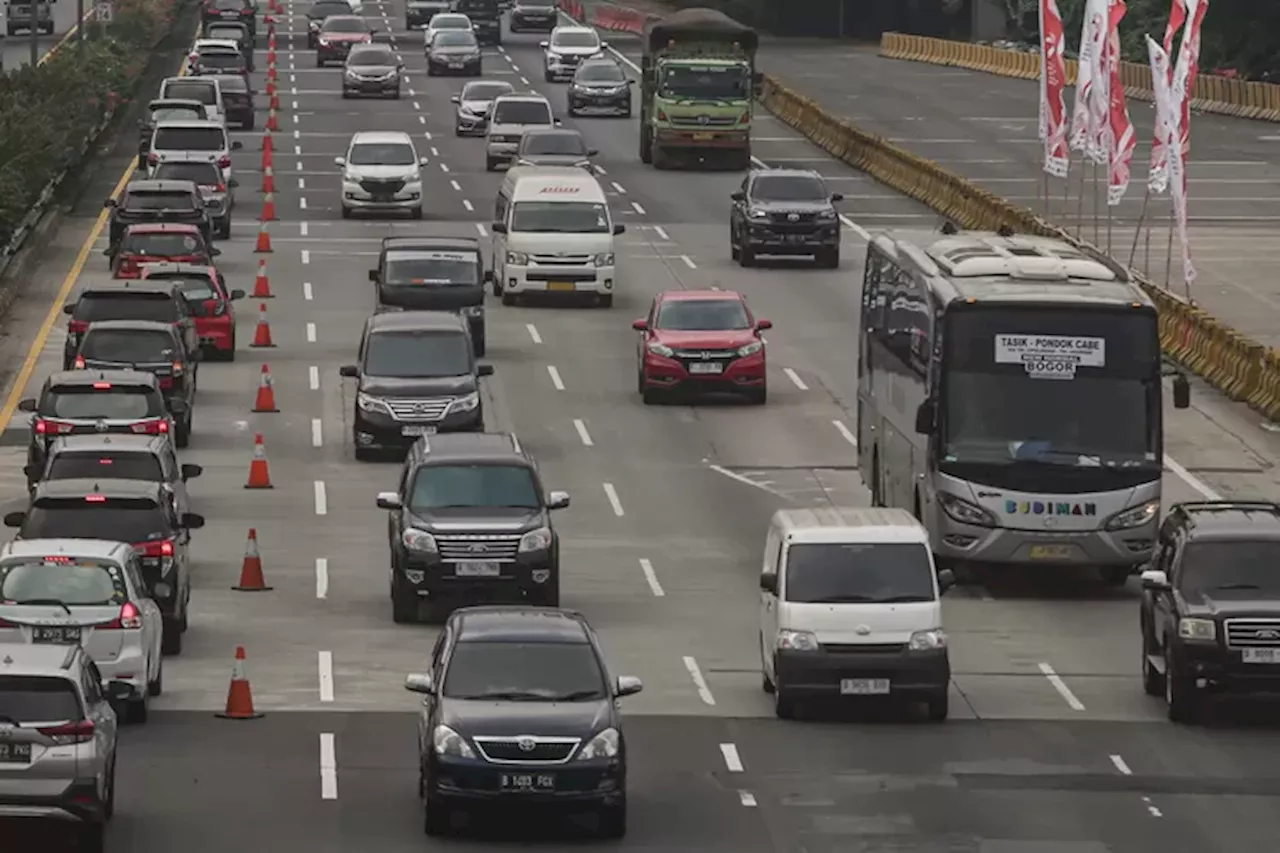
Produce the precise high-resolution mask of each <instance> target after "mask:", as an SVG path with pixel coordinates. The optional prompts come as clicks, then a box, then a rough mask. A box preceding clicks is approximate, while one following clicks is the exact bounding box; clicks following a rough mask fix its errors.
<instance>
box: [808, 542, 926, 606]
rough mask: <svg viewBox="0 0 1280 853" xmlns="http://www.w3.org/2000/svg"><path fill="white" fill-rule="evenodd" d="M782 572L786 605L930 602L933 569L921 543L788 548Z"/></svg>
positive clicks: (820, 545)
mask: <svg viewBox="0 0 1280 853" xmlns="http://www.w3.org/2000/svg"><path fill="white" fill-rule="evenodd" d="M786 572H787V577H786V582H785V584H784V595H785V597H786V600H787V601H797V602H801V603H811V604H840V603H854V604H860V603H863V602H866V603H877V602H894V601H904V602H905V601H933V600H934V598H935V595H934V591H933V566H932V565H931V564H930V563H929V552H928V550H927V549H926V548H925V546H924V545H916V544H912V543H896V542H895V543H877V544H858V545H849V544H825V543H824V544H799V545H792V546H791V547H790V548H788V549H787V566H786Z"/></svg>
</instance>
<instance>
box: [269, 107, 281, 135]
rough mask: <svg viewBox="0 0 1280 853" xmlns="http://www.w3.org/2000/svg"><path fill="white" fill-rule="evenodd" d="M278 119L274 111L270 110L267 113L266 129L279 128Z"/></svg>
mask: <svg viewBox="0 0 1280 853" xmlns="http://www.w3.org/2000/svg"><path fill="white" fill-rule="evenodd" d="M279 129H280V121H279V120H278V119H277V118H276V111H275V110H272V111H271V112H269V113H267V130H279Z"/></svg>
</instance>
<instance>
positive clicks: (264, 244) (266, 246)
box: [253, 222, 273, 255]
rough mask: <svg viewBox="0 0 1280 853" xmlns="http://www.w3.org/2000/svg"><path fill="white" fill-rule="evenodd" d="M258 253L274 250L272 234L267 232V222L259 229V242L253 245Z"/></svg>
mask: <svg viewBox="0 0 1280 853" xmlns="http://www.w3.org/2000/svg"><path fill="white" fill-rule="evenodd" d="M253 251H254V252H255V253H256V254H259V255H260V254H262V253H263V252H270V251H273V250H272V248H271V235H270V234H269V233H268V232H267V223H266V222H263V223H262V227H261V228H259V229H258V243H257V245H255V246H254V247H253Z"/></svg>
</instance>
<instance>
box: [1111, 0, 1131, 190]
mask: <svg viewBox="0 0 1280 853" xmlns="http://www.w3.org/2000/svg"><path fill="white" fill-rule="evenodd" d="M1127 11H1128V6H1127V5H1126V4H1125V0H1111V7H1110V9H1109V14H1108V23H1107V26H1108V35H1107V44H1106V53H1105V54H1104V59H1105V69H1106V75H1107V82H1108V85H1107V97H1108V101H1109V109H1108V111H1107V156H1108V159H1109V161H1110V162H1109V170H1108V173H1107V204H1108V205H1111V206H1112V207H1114V206H1115V205H1117V204H1119V203H1120V200H1121V199H1123V198H1124V194H1125V193H1126V192H1128V190H1129V170H1130V167H1131V166H1132V164H1133V149H1134V148H1135V147H1137V145H1138V137H1137V134H1136V133H1135V132H1134V129H1133V122H1132V121H1130V120H1129V104H1128V102H1127V101H1126V99H1125V95H1124V81H1123V80H1122V79H1121V78H1120V22H1121V21H1122V20H1124V16H1125V13H1126V12H1127Z"/></svg>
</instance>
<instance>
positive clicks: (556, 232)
mask: <svg viewBox="0 0 1280 853" xmlns="http://www.w3.org/2000/svg"><path fill="white" fill-rule="evenodd" d="M624 231H626V226H624V225H615V224H614V222H613V216H612V214H611V213H610V212H609V203H608V199H607V198H606V197H605V194H604V189H603V188H602V187H601V186H600V182H599V181H597V180H596V178H595V176H594V175H592V174H591V173H589V172H587V171H585V170H583V169H579V168H577V167H575V166H516V167H514V168H512V169H511V170H510V171H508V172H507V174H506V175H505V176H504V177H503V181H502V186H501V187H500V188H499V189H498V198H497V201H496V202H495V206H494V211H493V264H492V269H493V271H494V272H493V295H494V296H500V297H502V304H503V305H514V304H515V303H516V302H517V301H518V300H519V298H520V296H521V295H523V294H525V293H539V294H557V295H566V296H568V295H573V294H583V293H585V294H591V295H594V297H595V300H596V302H597V303H599V304H600V305H602V306H604V307H605V308H608V307H610V306H611V305H613V294H614V291H615V290H616V279H615V267H614V253H613V238H614V235H616V234H621V233H623V232H624Z"/></svg>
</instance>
